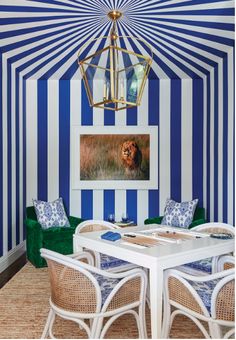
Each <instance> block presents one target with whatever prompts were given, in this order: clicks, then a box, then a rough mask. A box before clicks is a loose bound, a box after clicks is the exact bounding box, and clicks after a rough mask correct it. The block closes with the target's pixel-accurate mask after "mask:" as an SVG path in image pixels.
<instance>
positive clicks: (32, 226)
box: [25, 218, 42, 233]
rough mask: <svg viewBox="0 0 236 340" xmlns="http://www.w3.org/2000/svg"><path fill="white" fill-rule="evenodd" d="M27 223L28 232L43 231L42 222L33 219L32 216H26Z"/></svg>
mask: <svg viewBox="0 0 236 340" xmlns="http://www.w3.org/2000/svg"><path fill="white" fill-rule="evenodd" d="M25 225H26V229H27V232H29V231H33V232H38V233H40V232H41V231H42V227H41V225H40V223H38V221H35V220H31V219H30V218H26V220H25Z"/></svg>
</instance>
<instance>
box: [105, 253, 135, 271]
mask: <svg viewBox="0 0 236 340" xmlns="http://www.w3.org/2000/svg"><path fill="white" fill-rule="evenodd" d="M100 259H101V269H109V268H114V267H119V266H122V265H126V264H129V262H126V261H123V260H121V259H117V258H116V257H113V256H108V255H106V254H100Z"/></svg>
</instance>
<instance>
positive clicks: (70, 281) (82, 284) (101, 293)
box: [41, 249, 147, 339]
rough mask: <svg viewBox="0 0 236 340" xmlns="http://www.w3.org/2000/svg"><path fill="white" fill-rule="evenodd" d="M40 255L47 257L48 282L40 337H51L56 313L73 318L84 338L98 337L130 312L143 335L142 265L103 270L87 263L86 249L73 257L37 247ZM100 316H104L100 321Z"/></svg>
mask: <svg viewBox="0 0 236 340" xmlns="http://www.w3.org/2000/svg"><path fill="white" fill-rule="evenodd" d="M41 256H42V257H43V258H45V259H46V261H47V264H48V271H49V277H50V284H51V297H50V301H49V302H50V311H49V315H48V318H47V322H46V325H45V328H44V331H43V334H42V338H43V339H44V338H46V337H47V336H48V335H49V336H50V338H54V336H53V331H52V328H53V323H54V320H55V316H56V315H58V316H60V317H62V318H64V319H67V320H72V321H74V322H76V323H77V324H78V325H79V327H80V328H83V329H84V330H85V331H86V333H87V335H88V338H90V339H96V338H99V339H102V338H103V337H104V336H105V334H106V332H107V330H108V329H109V327H110V326H111V324H112V323H113V322H114V321H115V320H116V319H117V318H119V317H120V316H122V315H124V314H131V315H133V316H134V317H135V319H136V322H137V326H138V330H139V338H146V337H147V333H146V323H145V295H146V286H147V276H146V274H145V272H144V271H143V270H142V269H139V268H136V269H133V270H130V271H126V272H123V273H111V272H106V271H103V270H101V269H98V268H96V267H94V266H92V265H91V264H92V263H93V257H92V255H91V254H90V253H87V252H81V253H78V254H76V257H75V256H74V257H75V258H76V259H75V258H71V257H69V256H65V255H61V254H59V253H55V252H53V251H50V250H47V249H41ZM82 259H85V260H87V262H88V264H87V263H84V262H82V261H81V260H82ZM104 318H108V319H106V321H105V324H104V325H103V323H104ZM85 320H90V323H86V322H85ZM88 325H90V326H88Z"/></svg>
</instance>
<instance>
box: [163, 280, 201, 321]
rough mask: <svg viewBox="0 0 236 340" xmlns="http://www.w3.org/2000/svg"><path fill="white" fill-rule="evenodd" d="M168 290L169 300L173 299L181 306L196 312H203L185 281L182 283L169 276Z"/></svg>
mask: <svg viewBox="0 0 236 340" xmlns="http://www.w3.org/2000/svg"><path fill="white" fill-rule="evenodd" d="M168 290H169V298H170V300H172V301H175V302H177V303H178V304H180V305H181V306H183V307H185V308H188V309H189V310H192V311H194V312H196V313H199V314H203V311H202V308H201V306H200V304H199V302H198V301H197V300H196V299H195V298H194V295H193V294H192V292H191V287H189V289H188V287H187V286H186V283H185V284H184V283H183V282H181V281H180V280H179V279H177V278H175V277H170V278H169V280H168Z"/></svg>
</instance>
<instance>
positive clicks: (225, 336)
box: [224, 328, 235, 339]
mask: <svg viewBox="0 0 236 340" xmlns="http://www.w3.org/2000/svg"><path fill="white" fill-rule="evenodd" d="M233 334H235V328H231V329H230V330H229V331H228V332H227V333H225V335H224V339H229V338H230V337H231V336H232V335H233Z"/></svg>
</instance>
